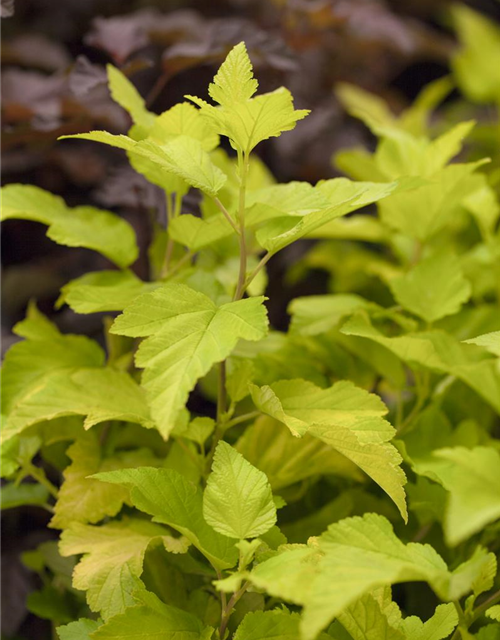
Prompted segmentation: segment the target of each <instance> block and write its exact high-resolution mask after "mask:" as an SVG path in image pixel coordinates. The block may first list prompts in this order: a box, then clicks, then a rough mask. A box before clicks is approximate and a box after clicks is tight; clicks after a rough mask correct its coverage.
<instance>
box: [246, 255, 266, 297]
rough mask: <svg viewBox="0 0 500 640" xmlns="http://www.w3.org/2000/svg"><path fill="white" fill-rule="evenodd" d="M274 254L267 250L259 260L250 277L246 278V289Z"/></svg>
mask: <svg viewBox="0 0 500 640" xmlns="http://www.w3.org/2000/svg"><path fill="white" fill-rule="evenodd" d="M271 257H272V254H271V253H269V252H267V253H266V255H265V256H264V257H263V258H262V259H261V261H260V262H259V264H258V265H257V266H256V267H255V269H254V270H253V271H252V273H251V274H250V275H249V276H248V278H247V279H246V282H245V289H247V288H248V286H249V285H250V284H251V282H252V281H253V279H254V278H255V277H256V276H257V275H258V274H259V272H260V271H261V270H262V269H263V268H264V267H265V265H266V264H267V263H268V262H269V260H270V259H271Z"/></svg>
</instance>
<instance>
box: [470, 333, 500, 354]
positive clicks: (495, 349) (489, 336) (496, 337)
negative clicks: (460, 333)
mask: <svg viewBox="0 0 500 640" xmlns="http://www.w3.org/2000/svg"><path fill="white" fill-rule="evenodd" d="M463 342H465V343H466V344H477V345H478V346H479V347H484V348H485V349H486V350H487V351H489V352H490V353H492V354H493V355H495V356H498V357H499V358H500V331H492V332H491V333H485V334H483V335H482V336H477V337H476V338H470V339H469V340H464V341H463Z"/></svg>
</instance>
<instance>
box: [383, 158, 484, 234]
mask: <svg viewBox="0 0 500 640" xmlns="http://www.w3.org/2000/svg"><path fill="white" fill-rule="evenodd" d="M481 164H483V162H482V161H479V162H471V163H468V164H452V165H450V166H447V167H445V168H444V169H441V170H440V171H438V172H437V173H436V174H434V175H433V176H432V180H431V181H430V182H429V184H425V185H423V186H420V187H416V188H415V189H413V190H412V191H406V192H402V193H395V194H393V195H391V196H390V197H388V198H386V199H385V200H383V201H382V202H381V203H380V205H379V212H380V217H381V220H382V222H384V223H385V224H386V225H388V226H389V227H390V228H392V229H395V230H396V231H401V233H403V234H404V235H407V236H409V237H411V238H415V239H417V240H419V241H421V242H425V241H427V240H429V239H430V238H432V237H433V236H435V234H437V233H438V232H439V231H441V230H442V229H443V228H445V227H446V226H447V225H449V224H451V222H452V221H453V218H454V217H455V216H456V215H457V211H458V208H459V205H460V204H461V202H462V200H463V199H464V198H465V197H466V196H468V195H469V191H470V184H469V182H468V178H469V177H470V175H471V174H472V173H473V172H474V171H475V170H476V169H477V168H478V167H479V166H481Z"/></svg>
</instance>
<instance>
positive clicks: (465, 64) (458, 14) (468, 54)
mask: <svg viewBox="0 0 500 640" xmlns="http://www.w3.org/2000/svg"><path fill="white" fill-rule="evenodd" d="M452 17H453V22H454V26H455V29H456V31H457V33H458V38H459V40H460V44H461V45H462V46H461V48H460V49H458V51H457V52H456V53H455V55H454V57H453V58H452V68H453V72H454V74H455V77H456V79H457V82H458V84H459V86H460V88H461V89H462V91H463V92H464V93H465V94H466V95H468V96H469V97H470V98H471V99H472V100H473V101H474V102H495V101H498V99H499V96H500V80H499V78H498V74H496V73H495V69H496V68H497V66H498V65H499V64H500V29H499V28H498V26H497V25H496V24H495V23H494V21H492V20H488V18H486V17H485V16H483V15H482V14H480V13H478V12H477V11H473V10H472V9H470V8H469V7H467V6H466V5H454V6H453V7H452Z"/></svg>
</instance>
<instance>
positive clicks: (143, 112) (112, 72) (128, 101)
mask: <svg viewBox="0 0 500 640" xmlns="http://www.w3.org/2000/svg"><path fill="white" fill-rule="evenodd" d="M106 69H107V72H108V85H109V90H110V92H111V97H112V98H113V100H114V101H115V102H117V103H118V104H119V105H120V106H121V107H123V108H124V109H125V111H128V113H129V114H130V117H131V118H132V120H133V121H134V123H135V124H136V125H137V127H138V128H139V130H140V132H141V134H142V136H143V137H145V136H146V135H147V134H148V132H149V130H150V129H151V127H152V126H153V124H154V122H155V118H156V116H155V115H154V114H153V113H151V112H149V111H148V110H147V109H146V105H145V102H144V99H143V98H142V96H141V95H140V93H139V92H138V91H137V89H136V88H135V87H134V85H133V84H132V83H131V82H130V80H129V79H128V78H127V77H126V76H125V75H124V74H123V73H122V72H121V71H120V70H119V69H117V68H116V67H114V66H113V65H111V64H108V65H107V67H106Z"/></svg>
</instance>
